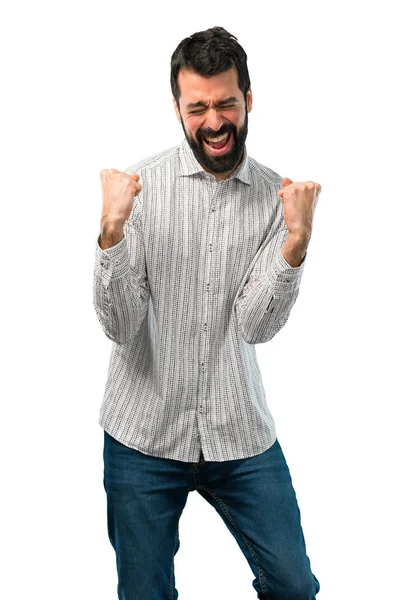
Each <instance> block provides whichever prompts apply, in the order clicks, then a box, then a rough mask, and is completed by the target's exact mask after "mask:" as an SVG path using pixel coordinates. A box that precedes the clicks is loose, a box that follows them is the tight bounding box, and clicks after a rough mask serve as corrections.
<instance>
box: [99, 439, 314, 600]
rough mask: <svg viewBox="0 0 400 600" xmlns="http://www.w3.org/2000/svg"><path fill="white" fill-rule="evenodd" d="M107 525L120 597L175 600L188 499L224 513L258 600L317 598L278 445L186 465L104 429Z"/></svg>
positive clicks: (307, 599) (131, 599)
mask: <svg viewBox="0 0 400 600" xmlns="http://www.w3.org/2000/svg"><path fill="white" fill-rule="evenodd" d="M103 457H104V480H103V483H104V488H105V491H106V495H107V527H108V535H109V539H110V542H111V544H112V546H113V548H114V550H115V554H116V566H117V572H118V588H117V591H118V598H119V600H177V598H178V590H177V589H176V587H175V576H174V556H175V554H176V553H177V551H178V549H179V534H178V524H179V518H180V516H181V514H182V511H183V509H184V507H185V504H186V501H187V498H188V494H189V492H191V491H194V490H196V491H197V492H198V493H199V494H200V495H201V496H203V498H205V499H206V500H207V502H209V503H210V504H211V505H212V506H213V507H214V508H215V510H216V511H217V512H218V514H219V515H220V516H221V518H222V519H223V521H224V522H225V525H226V526H227V527H228V529H229V531H230V532H231V533H232V535H233V536H234V537H235V539H236V541H237V543H238V544H239V547H240V549H241V550H242V552H243V554H244V556H245V557H246V559H247V561H248V563H249V565H250V568H251V570H252V571H253V573H254V576H255V579H254V580H253V583H252V585H253V587H254V589H255V590H256V592H257V598H262V599H264V600H313V599H315V595H316V594H317V593H318V591H319V589H320V585H319V581H318V579H317V578H316V577H315V575H313V573H312V572H311V567H310V560H309V558H308V556H307V554H306V546H305V541H304V536H303V531H302V527H301V523H300V511H299V508H298V505H297V500H296V494H295V491H294V489H293V486H292V480H291V476H290V473H289V469H288V466H287V464H286V460H285V457H284V455H283V452H282V449H281V446H280V444H279V442H278V440H275V443H274V444H273V445H272V446H271V448H269V449H268V450H265V452H262V453H261V454H257V455H256V456H251V457H250V458H240V459H236V460H229V461H225V462H205V461H204V458H201V460H200V462H198V463H188V462H182V461H178V460H173V459H169V458H160V457H157V456H149V455H146V454H143V453H142V452H139V451H138V450H135V449H134V448H128V446H125V445H124V444H121V443H120V442H118V441H117V440H116V439H115V438H113V437H112V436H110V435H109V434H108V433H107V432H106V431H104V453H103Z"/></svg>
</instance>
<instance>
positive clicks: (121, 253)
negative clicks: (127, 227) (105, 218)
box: [95, 233, 129, 279]
mask: <svg viewBox="0 0 400 600" xmlns="http://www.w3.org/2000/svg"><path fill="white" fill-rule="evenodd" d="M100 237H101V235H99V236H98V238H97V240H96V259H95V269H96V272H97V273H98V274H99V275H100V276H102V277H104V278H105V279H111V276H112V277H113V278H115V277H121V276H123V275H125V274H126V273H127V271H128V269H129V253H128V245H127V240H126V235H125V233H124V237H123V238H122V240H120V241H119V242H118V244H115V245H114V246H111V248H105V249H103V248H101V247H100Z"/></svg>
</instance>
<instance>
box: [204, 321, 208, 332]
mask: <svg viewBox="0 0 400 600" xmlns="http://www.w3.org/2000/svg"><path fill="white" fill-rule="evenodd" d="M204 331H207V323H204Z"/></svg>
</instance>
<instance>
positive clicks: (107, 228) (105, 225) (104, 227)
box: [99, 219, 124, 250]
mask: <svg viewBox="0 0 400 600" xmlns="http://www.w3.org/2000/svg"><path fill="white" fill-rule="evenodd" d="M123 237H124V226H123V224H120V223H109V222H108V221H106V220H104V219H102V220H101V232H100V239H99V246H100V248H101V249H102V250H106V249H107V248H111V247H112V246H115V245H116V244H118V243H119V242H120V241H121V240H122V238H123Z"/></svg>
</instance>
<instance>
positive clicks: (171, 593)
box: [168, 525, 179, 600]
mask: <svg viewBox="0 0 400 600" xmlns="http://www.w3.org/2000/svg"><path fill="white" fill-rule="evenodd" d="M178 527H179V525H177V526H176V534H175V544H174V549H173V551H172V563H171V570H170V576H169V596H168V597H169V600H173V597H174V586H173V574H174V559H175V548H176V545H177V543H178V536H179V532H178Z"/></svg>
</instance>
